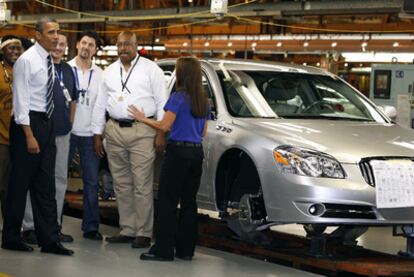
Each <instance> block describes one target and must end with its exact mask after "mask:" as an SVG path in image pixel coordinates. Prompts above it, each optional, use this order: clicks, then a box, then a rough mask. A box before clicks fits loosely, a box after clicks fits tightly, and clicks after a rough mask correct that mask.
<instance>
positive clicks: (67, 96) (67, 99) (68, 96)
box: [63, 88, 72, 102]
mask: <svg viewBox="0 0 414 277" xmlns="http://www.w3.org/2000/svg"><path fill="white" fill-rule="evenodd" d="M63 95H64V96H65V98H66V102H70V101H72V98H71V97H70V94H69V91H68V89H67V88H64V89H63Z"/></svg>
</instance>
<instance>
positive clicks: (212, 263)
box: [0, 217, 318, 277]
mask: <svg viewBox="0 0 414 277" xmlns="http://www.w3.org/2000/svg"><path fill="white" fill-rule="evenodd" d="M63 227H64V232H65V233H69V234H71V235H73V236H74V238H75V242H74V243H68V244H66V246H67V247H69V248H71V249H73V250H74V251H75V255H74V256H73V257H60V256H56V255H51V254H42V253H40V251H39V248H36V249H35V251H34V252H33V253H19V252H14V251H7V250H3V249H0V277H5V276H13V277H26V276H46V277H66V276H67V277H73V276H80V277H95V276H96V277H105V276H108V277H112V276H119V277H123V276H128V277H130V276H168V277H174V276H177V277H186V276H197V277H204V276H206V277H207V276H208V277H210V276H214V277H221V276H223V277H231V276H238V277H243V276H246V277H247V276H249V277H255V276H257V277H259V276H260V277H263V276H266V277H276V276H277V277H281V276H318V275H316V274H310V273H306V272H303V271H299V270H295V269H291V268H288V267H284V266H280V265H276V264H271V263H267V262H264V261H260V260H256V259H252V258H248V257H243V256H240V255H234V254H230V253H225V252H221V251H217V250H213V249H208V248H204V247H197V250H196V254H195V257H194V260H193V261H191V262H188V261H182V260H176V261H174V262H148V261H147V262H144V261H140V260H139V255H140V253H142V252H145V250H137V249H132V248H131V247H130V246H129V245H127V244H116V245H109V244H108V243H106V242H95V241H89V240H85V239H83V238H82V234H81V232H80V220H79V219H76V218H72V217H65V219H64V221H63ZM101 232H102V234H103V235H106V236H110V235H113V234H116V233H117V232H118V229H117V228H114V227H111V226H105V225H102V226H101Z"/></svg>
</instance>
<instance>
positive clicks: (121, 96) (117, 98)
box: [116, 93, 125, 102]
mask: <svg viewBox="0 0 414 277" xmlns="http://www.w3.org/2000/svg"><path fill="white" fill-rule="evenodd" d="M116 100H117V101H118V102H123V101H124V100H125V97H124V95H123V94H122V93H120V94H118V96H117V97H116Z"/></svg>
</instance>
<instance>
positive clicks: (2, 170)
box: [0, 144, 10, 215]
mask: <svg viewBox="0 0 414 277" xmlns="http://www.w3.org/2000/svg"><path fill="white" fill-rule="evenodd" d="M9 175H10V150H9V146H8V145H5V144H0V201H1V214H2V215H4V206H5V204H6V192H7V186H8V183H9Z"/></svg>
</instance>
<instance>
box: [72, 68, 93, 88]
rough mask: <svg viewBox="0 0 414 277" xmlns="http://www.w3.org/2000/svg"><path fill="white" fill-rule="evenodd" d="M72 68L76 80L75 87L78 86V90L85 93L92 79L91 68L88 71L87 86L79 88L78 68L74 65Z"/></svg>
mask: <svg viewBox="0 0 414 277" xmlns="http://www.w3.org/2000/svg"><path fill="white" fill-rule="evenodd" d="M73 69H74V70H75V80H76V87H77V88H78V90H79V91H80V92H82V93H85V92H87V91H88V90H89V86H90V85H91V80H92V73H93V69H91V71H89V80H88V87H87V88H86V89H81V88H80V84H79V75H78V68H77V67H76V66H74V67H73Z"/></svg>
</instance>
